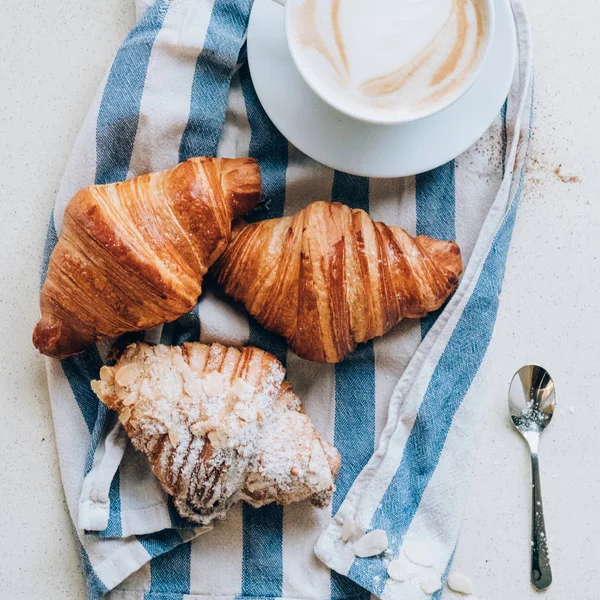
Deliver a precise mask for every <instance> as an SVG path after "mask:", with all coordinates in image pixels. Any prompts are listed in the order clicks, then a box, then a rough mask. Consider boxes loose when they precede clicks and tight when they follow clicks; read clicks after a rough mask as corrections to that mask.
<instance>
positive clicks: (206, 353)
mask: <svg viewBox="0 0 600 600" xmlns="http://www.w3.org/2000/svg"><path fill="white" fill-rule="evenodd" d="M284 376H285V370H284V368H283V366H282V364H281V363H280V362H279V361H278V360H277V359H276V358H275V357H274V356H272V355H270V354H267V353H266V352H263V351H262V350H258V349H257V348H252V347H247V348H241V349H239V350H238V349H236V348H226V347H224V346H221V345H220V344H213V345H212V346H207V345H204V344H200V343H186V344H183V345H182V346H149V345H148V344H143V343H138V344H132V345H130V346H128V347H127V349H126V350H125V352H124V354H123V355H122V356H121V358H120V360H119V362H118V363H117V364H116V365H115V366H114V367H102V369H101V371H100V380H99V381H93V382H92V388H93V390H94V392H95V393H96V394H97V395H98V397H99V398H100V400H101V401H102V402H104V404H106V405H107V406H108V407H109V408H111V409H114V410H117V411H119V419H120V421H121V423H122V424H123V426H124V427H125V430H126V432H127V435H128V436H129V438H130V439H131V441H132V443H133V445H134V446H135V448H137V449H138V450H140V451H141V452H143V453H144V454H145V455H146V457H147V458H148V460H149V461H150V465H151V467H152V471H153V472H154V474H155V475H156V476H157V477H158V479H159V481H160V483H161V485H162V487H163V488H164V490H165V491H166V492H167V493H168V494H170V495H171V496H173V499H174V504H175V507H176V509H177V511H178V512H179V514H180V515H181V516H182V517H185V518H187V519H190V520H192V521H195V522H197V523H201V524H208V523H210V521H212V520H213V519H216V518H224V517H225V513H226V512H227V510H228V509H229V508H230V507H231V505H232V504H234V503H235V502H237V501H239V500H245V501H246V502H249V503H250V504H252V506H255V507H258V506H262V505H264V504H268V503H270V502H278V503H280V504H289V503H290V502H297V501H300V500H305V499H310V500H311V501H312V503H313V504H315V505H317V506H325V505H326V504H328V503H329V501H330V500H331V496H332V493H333V490H334V480H335V478H336V476H337V473H338V470H339V466H340V457H339V454H338V453H337V451H336V450H335V448H333V446H331V445H330V444H328V443H327V442H325V441H323V440H322V439H321V437H320V436H319V434H318V433H317V432H316V431H315V429H314V427H313V425H312V423H311V422H310V420H309V419H308V417H307V416H306V415H305V414H304V413H303V412H302V411H301V404H300V400H299V399H298V397H297V396H296V395H295V394H294V392H293V391H292V389H291V387H290V385H289V384H288V383H287V381H285V380H284Z"/></svg>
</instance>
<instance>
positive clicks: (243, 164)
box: [222, 158, 262, 218]
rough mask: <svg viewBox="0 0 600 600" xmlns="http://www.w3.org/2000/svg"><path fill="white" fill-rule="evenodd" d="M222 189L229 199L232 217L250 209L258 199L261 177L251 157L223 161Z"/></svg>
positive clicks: (260, 189) (239, 215) (236, 216)
mask: <svg viewBox="0 0 600 600" xmlns="http://www.w3.org/2000/svg"><path fill="white" fill-rule="evenodd" d="M222 181H223V190H224V192H225V195H226V196H227V197H228V198H229V199H230V201H231V206H232V208H233V218H239V217H241V216H242V215H245V214H246V213H247V212H248V211H250V210H252V209H253V208H254V207H255V206H256V205H257V204H258V202H259V201H260V195H261V191H262V179H261V175H260V168H259V166H258V163H257V162H256V161H255V160H254V159H253V158H231V159H227V160H225V161H224V162H223V175H222Z"/></svg>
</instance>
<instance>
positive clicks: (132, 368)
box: [115, 364, 138, 387]
mask: <svg viewBox="0 0 600 600" xmlns="http://www.w3.org/2000/svg"><path fill="white" fill-rule="evenodd" d="M137 376H138V367H137V365H135V364H128V365H125V366H124V367H120V368H119V369H118V370H117V371H116V373H115V381H116V382H117V383H118V384H119V385H120V386H121V387H128V386H130V385H131V384H132V383H133V382H134V381H135V380H136V378H137Z"/></svg>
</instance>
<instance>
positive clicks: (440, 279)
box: [214, 202, 462, 363]
mask: <svg viewBox="0 0 600 600" xmlns="http://www.w3.org/2000/svg"><path fill="white" fill-rule="evenodd" d="M461 271H462V261H461V255H460V250H459V248H458V246H457V244H456V243H454V242H444V241H439V240H434V239H432V238H429V237H425V236H418V237H412V236H411V235H409V234H408V233H407V232H406V231H404V230H403V229H401V228H400V227H388V226H387V225H385V224H384V223H378V222H374V221H373V220H372V219H371V218H370V217H369V215H368V214H367V213H366V212H364V211H362V210H352V209H350V208H348V207H347V206H345V205H342V204H339V203H328V202H315V203H313V204H310V205H309V206H308V207H307V208H305V209H304V210H302V211H300V212H299V213H298V214H296V215H295V216H294V217H284V218H281V219H272V220H268V221H262V222H258V223H253V224H251V225H246V226H242V227H241V228H239V227H238V226H234V234H233V240H232V242H231V243H230V244H229V246H228V247H227V249H226V251H225V252H224V253H223V255H222V256H221V258H220V259H219V260H218V261H217V263H216V264H215V267H214V272H215V274H216V277H217V281H218V282H219V283H220V284H221V285H222V286H223V287H224V289H225V292H226V293H227V294H229V295H230V296H232V297H233V298H234V299H235V300H238V301H241V302H243V303H244V305H245V306H246V309H247V310H248V312H249V313H250V314H251V315H253V316H254V317H255V318H256V320H257V321H258V322H259V323H260V324H261V325H262V326H263V327H265V328H266V329H268V330H270V331H273V332H275V333H278V334H279V335H282V336H283V337H284V338H285V339H286V340H287V342H288V344H289V346H290V348H291V349H292V350H293V351H294V352H295V353H296V354H297V355H298V356H300V357H301V358H306V359H308V360H314V361H321V362H331V363H336V362H339V361H341V360H343V359H344V357H345V356H347V355H348V354H349V353H351V352H352V351H353V350H354V349H355V348H356V346H357V345H358V344H359V343H361V342H365V341H367V340H370V339H372V338H374V337H377V336H380V335H382V334H384V333H385V332H386V331H388V330H389V329H390V328H391V327H393V326H394V325H395V324H396V323H398V322H399V321H400V320H401V319H403V318H405V317H409V318H417V317H422V316H425V315H426V314H427V313H429V312H431V311H433V310H436V309H438V308H439V307H440V306H441V305H442V304H443V303H444V301H445V300H446V299H447V298H448V297H449V296H450V294H451V293H452V292H453V291H454V290H455V289H456V286H457V284H458V278H459V275H460V273H461Z"/></svg>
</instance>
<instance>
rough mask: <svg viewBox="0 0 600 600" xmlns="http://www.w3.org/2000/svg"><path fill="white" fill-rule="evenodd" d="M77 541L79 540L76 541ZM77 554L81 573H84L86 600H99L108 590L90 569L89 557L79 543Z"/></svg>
mask: <svg viewBox="0 0 600 600" xmlns="http://www.w3.org/2000/svg"><path fill="white" fill-rule="evenodd" d="M78 541H79V540H78ZM79 554H80V556H81V563H82V565H83V572H84V573H85V581H86V584H87V590H88V600H100V598H101V597H102V596H104V594H106V593H107V592H108V588H107V587H106V586H105V585H104V584H103V583H102V581H100V579H99V578H98V576H97V575H96V572H95V571H94V569H93V568H92V563H91V562H90V557H89V556H88V554H87V552H86V551H85V548H84V547H83V546H82V545H81V543H79Z"/></svg>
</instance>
